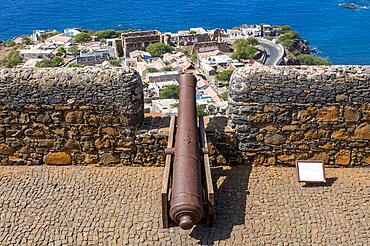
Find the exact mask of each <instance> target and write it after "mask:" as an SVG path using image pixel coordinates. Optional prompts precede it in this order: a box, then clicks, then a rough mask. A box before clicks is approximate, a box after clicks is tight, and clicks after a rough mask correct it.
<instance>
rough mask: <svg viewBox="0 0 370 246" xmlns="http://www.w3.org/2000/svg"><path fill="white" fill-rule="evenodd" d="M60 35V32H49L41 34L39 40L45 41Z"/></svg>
mask: <svg viewBox="0 0 370 246" xmlns="http://www.w3.org/2000/svg"><path fill="white" fill-rule="evenodd" d="M58 34H61V32H49V33H43V34H41V35H40V40H41V41H44V40H45V39H48V38H50V37H53V36H55V35H58Z"/></svg>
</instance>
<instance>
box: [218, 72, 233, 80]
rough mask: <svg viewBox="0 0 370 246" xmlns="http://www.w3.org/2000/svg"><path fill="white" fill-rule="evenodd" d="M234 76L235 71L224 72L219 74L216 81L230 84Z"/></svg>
mask: <svg viewBox="0 0 370 246" xmlns="http://www.w3.org/2000/svg"><path fill="white" fill-rule="evenodd" d="M232 74H233V71H231V70H224V71H222V72H219V73H217V75H216V80H218V81H223V82H229V81H230V77H231V75H232Z"/></svg>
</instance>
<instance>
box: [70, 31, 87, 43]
mask: <svg viewBox="0 0 370 246" xmlns="http://www.w3.org/2000/svg"><path fill="white" fill-rule="evenodd" d="M74 39H75V42H76V43H80V44H83V43H87V42H89V41H91V35H90V34H89V33H87V32H81V33H79V34H77V35H76V36H75V37H74Z"/></svg>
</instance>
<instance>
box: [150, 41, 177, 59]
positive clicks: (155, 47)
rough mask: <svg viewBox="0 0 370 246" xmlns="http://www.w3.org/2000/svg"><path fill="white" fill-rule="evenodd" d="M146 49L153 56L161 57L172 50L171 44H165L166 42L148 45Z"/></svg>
mask: <svg viewBox="0 0 370 246" xmlns="http://www.w3.org/2000/svg"><path fill="white" fill-rule="evenodd" d="M146 51H148V52H149V53H150V54H151V55H152V56H153V57H161V56H163V54H165V53H168V52H171V51H172V48H171V46H169V45H167V44H164V43H159V42H157V43H153V44H150V45H149V46H148V47H146Z"/></svg>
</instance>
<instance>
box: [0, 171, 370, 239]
mask: <svg viewBox="0 0 370 246" xmlns="http://www.w3.org/2000/svg"><path fill="white" fill-rule="evenodd" d="M212 174H213V178H214V182H215V187H217V192H216V219H215V224H214V226H213V227H212V228H206V227H205V226H197V227H195V228H194V229H193V230H192V231H181V230H180V229H178V228H171V229H161V222H160V221H161V214H160V211H161V209H160V186H161V183H162V168H132V167H131V168H130V167H121V168H97V167H44V166H42V167H0V245H199V244H201V245H353V246H355V245H370V180H369V176H370V169H327V176H328V178H329V185H328V186H324V187H302V186H301V185H300V184H298V183H297V181H296V173H295V169H294V168H263V167H259V168H253V169H252V170H250V169H249V168H246V167H234V168H232V169H230V168H224V169H222V168H216V169H213V170H212Z"/></svg>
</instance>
